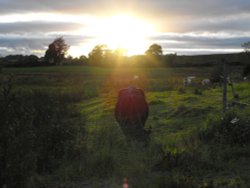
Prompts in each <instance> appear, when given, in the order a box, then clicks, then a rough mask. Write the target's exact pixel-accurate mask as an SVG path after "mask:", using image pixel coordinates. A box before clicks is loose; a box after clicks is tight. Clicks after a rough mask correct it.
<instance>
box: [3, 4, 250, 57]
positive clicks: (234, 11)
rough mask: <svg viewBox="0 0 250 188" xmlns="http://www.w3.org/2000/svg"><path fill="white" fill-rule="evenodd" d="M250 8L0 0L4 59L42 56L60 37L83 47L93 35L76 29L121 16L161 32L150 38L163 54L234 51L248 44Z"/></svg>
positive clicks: (228, 5) (244, 6) (70, 43)
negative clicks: (128, 15)
mask: <svg viewBox="0 0 250 188" xmlns="http://www.w3.org/2000/svg"><path fill="white" fill-rule="evenodd" d="M249 10H250V1H249V0H219V1H218V0H202V1H200V0H178V1H173V0H154V1H153V0H144V1H142V0H95V1H90V0H72V1H63V0H53V1H51V0H43V1H41V0H22V1H21V0H0V55H1V54H2V55H5V54H9V53H25V54H29V53H36V54H39V55H42V52H43V51H44V50H45V49H46V47H47V45H48V44H49V43H50V42H52V41H53V40H54V39H55V38H56V37H58V36H64V38H65V40H66V41H67V42H68V43H69V45H71V46H81V44H83V43H85V42H86V43H87V42H89V41H91V39H93V36H89V35H87V34H86V33H84V32H82V34H80V33H79V32H77V31H80V30H81V31H84V28H85V27H88V24H90V23H91V22H92V19H93V18H95V17H98V16H102V15H110V14H114V13H117V12H125V13H126V12H128V13H131V14H135V15H136V16H139V17H140V18H143V19H145V20H146V21H149V22H152V23H153V24H155V25H156V26H157V28H158V30H159V33H158V35H157V36H154V37H151V38H149V40H150V41H152V43H159V44H160V45H162V46H163V48H164V51H165V52H167V51H171V50H172V51H177V52H178V53H181V54H194V53H205V52H217V51H218V52H219V51H222V52H231V51H233V50H235V52H236V51H240V50H241V44H242V43H243V42H246V41H250V37H249V36H250V32H248V31H250V24H249V23H250V22H249V20H250V13H249ZM29 13H32V16H30V15H31V14H29ZM25 15H26V17H25ZM11 16H12V17H11ZM170 49H171V50H170ZM89 50H91V49H89ZM85 53H86V52H85Z"/></svg>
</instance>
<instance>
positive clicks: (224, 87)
mask: <svg viewBox="0 0 250 188" xmlns="http://www.w3.org/2000/svg"><path fill="white" fill-rule="evenodd" d="M222 63H223V95H222V114H225V112H226V110H227V74H228V72H227V62H226V60H225V59H222Z"/></svg>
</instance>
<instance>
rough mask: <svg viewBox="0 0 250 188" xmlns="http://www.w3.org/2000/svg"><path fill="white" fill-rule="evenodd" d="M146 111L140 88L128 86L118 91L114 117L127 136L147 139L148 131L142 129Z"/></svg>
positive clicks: (139, 139)
mask: <svg viewBox="0 0 250 188" xmlns="http://www.w3.org/2000/svg"><path fill="white" fill-rule="evenodd" d="M148 113H149V108H148V104H147V101H146V99H145V94H144V92H143V90H142V89H139V88H135V87H133V86H129V87H128V88H125V89H122V90H120V91H119V94H118V100H117V103H116V107H115V118H116V120H117V122H118V123H119V125H120V127H121V129H122V131H123V133H124V134H125V136H126V137H127V138H129V139H133V140H137V141H144V142H145V141H147V140H148V139H149V135H148V131H146V130H144V125H145V122H146V120H147V118H148Z"/></svg>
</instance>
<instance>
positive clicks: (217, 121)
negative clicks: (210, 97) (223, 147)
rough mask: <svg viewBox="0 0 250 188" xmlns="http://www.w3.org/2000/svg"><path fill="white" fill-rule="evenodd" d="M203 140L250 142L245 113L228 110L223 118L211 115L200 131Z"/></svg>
mask: <svg viewBox="0 0 250 188" xmlns="http://www.w3.org/2000/svg"><path fill="white" fill-rule="evenodd" d="M200 138H201V139H202V140H204V141H208V142H210V141H214V142H219V143H226V144H239V145H245V144H248V143H250V139H249V138H250V124H249V117H248V116H247V114H243V113H241V114H240V113H236V112H228V113H227V114H225V116H224V117H223V118H219V117H213V118H210V119H209V120H208V122H207V126H206V128H205V129H204V130H203V131H201V132H200Z"/></svg>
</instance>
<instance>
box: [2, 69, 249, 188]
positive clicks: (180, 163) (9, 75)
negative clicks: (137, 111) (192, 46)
mask: <svg viewBox="0 0 250 188" xmlns="http://www.w3.org/2000/svg"><path fill="white" fill-rule="evenodd" d="M213 69H214V67H175V68H171V67H169V68H162V67H145V68H142V67H112V68H104V67H87V66H49V67H32V68H28V67H26V68H3V70H2V73H1V74H0V78H1V88H2V91H1V92H2V93H1V103H2V104H1V105H2V109H1V113H2V114H4V115H5V116H2V118H1V119H0V120H1V124H2V125H4V124H5V125H4V126H6V127H5V128H4V129H3V128H1V129H2V130H6V129H7V130H8V131H7V133H5V134H7V135H9V136H10V138H8V141H7V142H6V145H8V147H7V146H6V147H5V150H7V151H5V150H4V149H2V150H3V151H2V150H1V157H3V156H5V158H7V159H5V160H6V161H7V162H6V164H9V166H7V167H6V165H4V164H2V166H4V167H5V170H2V172H1V177H2V179H4V181H5V182H6V184H7V183H9V182H12V183H13V185H12V186H18V187H121V186H122V182H123V178H125V177H127V178H128V181H129V184H130V186H131V187H133V188H134V187H135V188H136V187H138V188H141V187H148V188H158V187H159V188H160V187H182V188H183V187H200V188H209V187H231V188H236V187H249V186H250V166H249V165H248V164H249V162H250V140H249V138H250V137H249V136H250V125H249V119H250V118H249V113H250V106H249V105H244V106H233V105H232V100H233V96H232V93H231V90H230V87H228V106H229V107H228V112H227V113H226V114H222V102H221V101H222V87H221V85H220V84H219V83H216V84H209V85H205V86H203V85H202V84H201V81H202V80H203V79H204V78H209V77H210V75H211V73H212V71H213ZM240 71H241V68H239V67H231V68H230V72H231V76H232V78H233V80H235V84H234V87H235V91H236V93H237V94H238V95H239V99H238V100H239V101H240V102H241V103H244V104H250V82H249V81H244V80H243V79H242V78H241V76H240V75H241V72H240ZM186 76H195V77H196V78H195V79H194V80H193V83H192V84H191V85H189V86H184V85H183V79H184V78H185V77H186ZM130 84H133V85H135V86H137V87H140V88H142V89H143V90H144V91H145V94H146V98H147V102H148V104H149V111H150V112H149V117H148V120H147V122H146V125H145V128H146V129H151V131H152V133H151V135H150V137H151V140H150V144H149V146H148V147H143V146H142V145H141V144H140V143H137V142H135V143H132V144H131V143H127V142H126V139H125V136H124V135H123V134H122V132H121V130H120V127H119V125H118V123H117V122H116V121H115V118H114V107H115V103H116V99H117V93H118V91H119V90H120V89H122V88H125V87H127V86H128V85H130ZM6 101H9V103H10V104H12V106H11V105H9V103H8V102H6ZM6 103H8V104H6ZM4 105H6V107H7V108H6V107H5V108H3V107H4ZM6 109H8V110H9V111H8V110H6ZM13 109H15V110H13ZM6 111H7V112H6ZM10 114H11V115H10ZM13 119H14V120H13ZM12 120H13V123H11V121H12ZM232 120H236V122H233V121H232ZM6 122H8V123H6ZM12 125H14V126H13V127H12ZM21 125H25V126H26V127H25V128H22V126H21ZM27 125H28V126H27ZM37 127H38V128H37ZM31 129H32V132H31V133H30V134H29V135H27V132H28V131H29V130H31ZM34 135H35V136H34ZM4 138H5V137H3V134H1V139H4ZM5 139H6V138H5ZM15 139H17V140H15ZM18 139H19V140H18ZM30 140H31V141H30ZM17 143H18V144H19V145H18V146H16V144H17ZM27 143H32V144H27ZM45 143H46V144H45ZM44 145H46V146H44ZM2 148H4V147H2ZM17 148H21V150H23V152H20V150H18V149H17ZM37 148H38V149H37ZM17 150H18V151H17ZM4 151H5V152H4ZM27 153H28V154H29V155H27ZM38 155H39V156H38ZM14 156H15V157H14ZM16 156H19V157H18V159H17V157H16ZM41 156H43V157H41ZM31 161H33V162H32V165H30V163H31ZM13 177H15V180H14V182H13ZM1 181H3V180H1ZM15 183H16V184H15ZM10 187H11V186H10Z"/></svg>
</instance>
